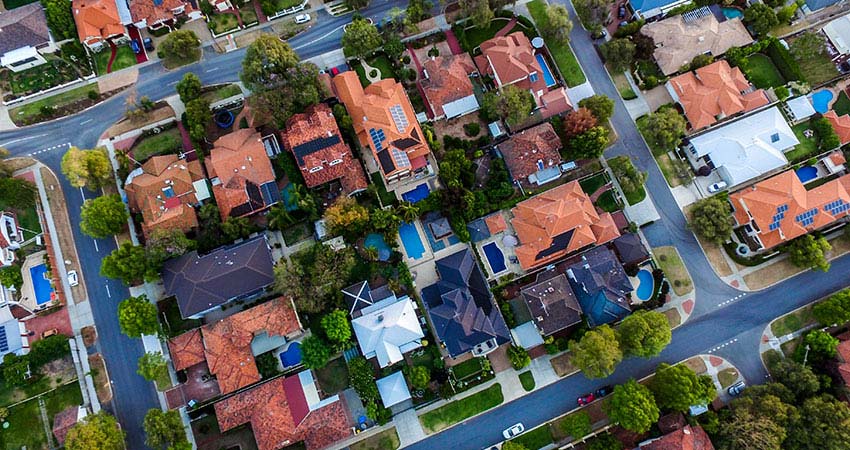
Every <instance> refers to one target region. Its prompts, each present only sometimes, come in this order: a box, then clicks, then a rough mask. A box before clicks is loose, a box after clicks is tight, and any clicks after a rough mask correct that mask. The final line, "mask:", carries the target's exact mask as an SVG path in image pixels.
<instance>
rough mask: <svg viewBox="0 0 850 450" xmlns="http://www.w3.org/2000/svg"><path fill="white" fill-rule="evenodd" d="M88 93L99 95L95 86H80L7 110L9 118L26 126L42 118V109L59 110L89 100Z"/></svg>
mask: <svg viewBox="0 0 850 450" xmlns="http://www.w3.org/2000/svg"><path fill="white" fill-rule="evenodd" d="M89 92H94V93H95V94H97V95H99V94H100V91H99V90H98V87H97V84H90V85H86V86H80V87H78V88H76V89H71V90H70V91H65V92H62V93H61V94H56V95H54V96H51V97H47V98H43V99H40V100H36V101H34V102H32V103H27V104H26V105H23V106H19V107H17V108H12V109H10V110H9V116H10V117H11V118H12V120H13V121H14V122H15V123H16V124H18V125H22V124H23V125H28V124H30V123H33V121H34V120H37V119H38V118H39V117H41V116H42V107H50V108H53V109H61V108H63V107H66V106H68V105H71V104H73V103H76V102H78V101H81V100H85V99H87V98H89V96H90V95H91V94H89Z"/></svg>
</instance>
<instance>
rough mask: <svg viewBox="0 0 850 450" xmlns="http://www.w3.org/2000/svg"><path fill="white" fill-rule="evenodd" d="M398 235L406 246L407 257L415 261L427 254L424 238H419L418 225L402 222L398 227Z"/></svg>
mask: <svg viewBox="0 0 850 450" xmlns="http://www.w3.org/2000/svg"><path fill="white" fill-rule="evenodd" d="M398 235H399V237H400V238H401V243H402V245H404V251H405V252H407V256H408V257H410V258H413V259H419V258H421V257H422V255H424V254H425V245H424V244H422V238H420V237H419V232H418V231H416V225H413V224H412V223H408V222H402V224H401V226H400V227H398Z"/></svg>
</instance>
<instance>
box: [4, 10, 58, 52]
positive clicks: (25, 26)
mask: <svg viewBox="0 0 850 450" xmlns="http://www.w3.org/2000/svg"><path fill="white" fill-rule="evenodd" d="M48 42H50V32H49V31H48V30H47V19H46V18H45V16H44V7H42V6H41V3H39V2H35V3H30V4H28V5H24V6H20V7H18V8H15V9H11V10H9V11H4V12H2V13H0V56H3V54H4V53H8V52H10V51H12V50H17V49H19V48H22V47H27V46H30V47H37V46H39V45H42V44H46V43H48Z"/></svg>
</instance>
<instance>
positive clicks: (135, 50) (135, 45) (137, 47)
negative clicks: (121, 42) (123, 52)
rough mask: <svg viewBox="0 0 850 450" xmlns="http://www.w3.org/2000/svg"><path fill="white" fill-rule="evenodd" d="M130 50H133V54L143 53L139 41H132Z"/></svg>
mask: <svg viewBox="0 0 850 450" xmlns="http://www.w3.org/2000/svg"><path fill="white" fill-rule="evenodd" d="M130 48H131V49H132V50H133V53H135V54H139V53H141V52H142V47H141V46H140V45H139V40H138V39H133V40H132V41H130Z"/></svg>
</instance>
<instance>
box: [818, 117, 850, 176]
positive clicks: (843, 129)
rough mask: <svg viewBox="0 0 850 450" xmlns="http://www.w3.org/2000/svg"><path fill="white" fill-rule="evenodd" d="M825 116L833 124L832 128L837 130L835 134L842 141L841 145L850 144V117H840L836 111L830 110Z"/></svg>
mask: <svg viewBox="0 0 850 450" xmlns="http://www.w3.org/2000/svg"><path fill="white" fill-rule="evenodd" d="M823 116H824V117H826V118H827V119H829V123H831V124H832V128H833V129H834V130H835V134H837V135H838V139H839V140H841V145H844V144H846V143H848V142H850V115H847V114H844V115H843V116H839V115H838V114H837V113H836V112H835V111H833V110H829V111H827V112H826V114H824V115H823ZM842 164H843V163H842Z"/></svg>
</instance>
